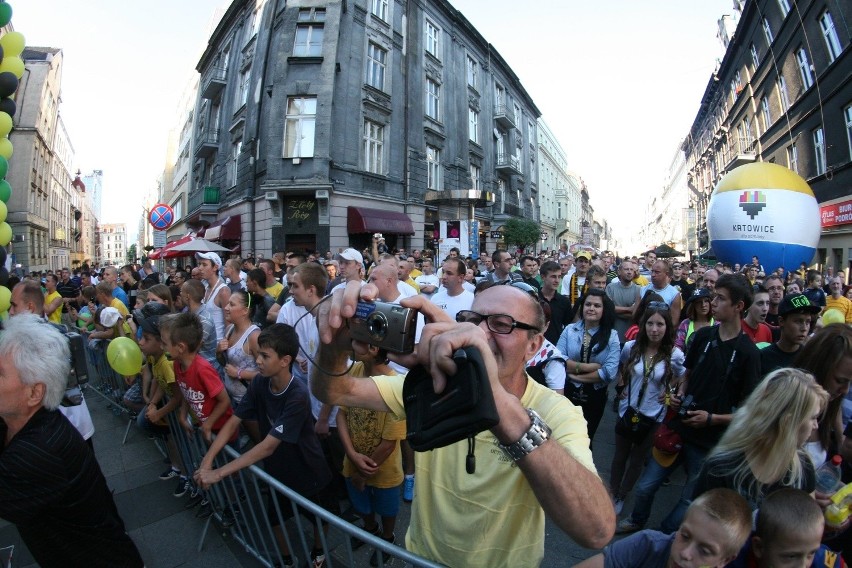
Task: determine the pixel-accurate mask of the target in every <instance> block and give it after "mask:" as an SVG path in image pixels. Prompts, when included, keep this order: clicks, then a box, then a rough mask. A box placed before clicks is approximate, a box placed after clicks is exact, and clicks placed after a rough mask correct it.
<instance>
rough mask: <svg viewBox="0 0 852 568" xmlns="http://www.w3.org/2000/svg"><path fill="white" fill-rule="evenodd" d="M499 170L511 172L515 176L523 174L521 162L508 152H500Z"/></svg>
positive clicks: (498, 159) (498, 156) (498, 155)
mask: <svg viewBox="0 0 852 568" xmlns="http://www.w3.org/2000/svg"><path fill="white" fill-rule="evenodd" d="M496 167H497V170H499V171H504V172H510V173H513V174H520V173H521V160H520V159H519V158H518V157H517V156H515V155H513V154H510V153H508V152H500V153H499V154H497V163H496Z"/></svg>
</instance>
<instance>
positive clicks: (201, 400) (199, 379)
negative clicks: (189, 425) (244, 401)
mask: <svg viewBox="0 0 852 568" xmlns="http://www.w3.org/2000/svg"><path fill="white" fill-rule="evenodd" d="M174 369H175V382H177V384H178V386H179V387H180V390H181V392H182V393H183V398H184V400H186V402H187V404H189V408H190V409H191V410H192V414H193V415H194V416H195V417H196V418H197V419H198V421H199V422H201V423H202V424H203V423H204V422H206V421H207V418H208V417H209V416H210V413H211V412H213V409H214V408H215V407H216V395H218V394H219V393H220V392H222V390H223V389H224V388H225V384H224V383H223V382H222V379H221V378H220V377H219V373H217V372H216V369H214V368H213V366H212V365H211V364H210V363H208V362H207V360H206V359H204V357H199V356H198V355H196V356H195V358H194V359H193V360H192V363H191V364H190V365H189V368H188V369H187V370H185V371H184V370H183V367H182V365H181V364H180V363H178V362H177V361H175V364H174ZM233 413H234V411H233V409H231V406H230V405H228V408H227V409H226V410H225V413H224V414H222V416H220V417H219V420H217V421H216V423H215V424H214V425H213V431H214V432H218V431H219V430H220V429H221V428H222V426H224V425H225V422H227V421H228V419H229V418H230V417H231V415H232V414H233Z"/></svg>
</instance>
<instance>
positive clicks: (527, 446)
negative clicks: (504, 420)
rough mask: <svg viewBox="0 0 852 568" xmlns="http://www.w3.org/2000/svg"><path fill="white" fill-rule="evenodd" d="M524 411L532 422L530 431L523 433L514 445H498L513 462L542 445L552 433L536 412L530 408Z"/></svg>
mask: <svg viewBox="0 0 852 568" xmlns="http://www.w3.org/2000/svg"><path fill="white" fill-rule="evenodd" d="M526 411H527V414H529V415H530V420H532V424H531V425H530V429H529V430H527V431H526V432H524V435H523V436H521V439H520V440H518V441H517V442H515V443H514V444H509V445H508V446H504V445H503V444H498V445H499V446H500V449H501V450H503V451H504V452H506V455H508V456H509V457H510V458H512V460H513V461H518V460H519V459H521V458H522V457H524V456H525V455H527V454H529V453H530V452H532V451H533V450H534V449H536V448H537V447H539V446H540V445H542V444H543V443H544V442H545V441H546V440H547V439H548V438H550V434H551V432H552V430H551V429H550V426H548V425H547V424H545V423H544V420H542V419H541V416H539V415H538V412H536V411H535V410H533V409H531V408H527V409H526Z"/></svg>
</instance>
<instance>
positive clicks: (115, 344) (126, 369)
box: [107, 337, 143, 377]
mask: <svg viewBox="0 0 852 568" xmlns="http://www.w3.org/2000/svg"><path fill="white" fill-rule="evenodd" d="M142 360H143V356H142V350H141V349H139V346H138V345H137V344H136V342H135V341H133V340H132V339H130V338H129V337H119V338H117V339H113V340H112V341H110V343H109V347H107V361H108V362H109V366H110V367H112V368H113V370H114V371H115V372H116V373H118V374H119V375H122V376H125V377H126V376H132V375H135V374H137V373H138V372H139V371H141V370H142Z"/></svg>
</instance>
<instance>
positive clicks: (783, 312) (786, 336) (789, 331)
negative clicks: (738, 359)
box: [760, 294, 820, 375]
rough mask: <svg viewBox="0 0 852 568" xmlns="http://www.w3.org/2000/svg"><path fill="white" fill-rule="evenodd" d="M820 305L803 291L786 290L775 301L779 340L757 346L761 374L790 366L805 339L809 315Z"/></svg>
mask: <svg viewBox="0 0 852 568" xmlns="http://www.w3.org/2000/svg"><path fill="white" fill-rule="evenodd" d="M819 311H820V308H819V306H815V305H813V304H811V302H810V300H808V297H807V296H805V295H804V294H787V295H786V296H784V297H783V298H782V299H781V303H780V304H779V305H778V330H779V338H778V341H776V342H775V343H772V344H770V345H768V346H767V347H765V348H763V349H761V350H760V371H761V373H762V374H764V375H766V374H767V373H769V372H771V371H774V370H775V369H780V368H781V367H790V366H792V364H793V358H794V357H795V356H796V353H798V352H799V349H801V347H802V345H804V344H805V341H807V339H808V332H809V330H810V328H811V320H812V316H814V315H816V314H818V313H819Z"/></svg>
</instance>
